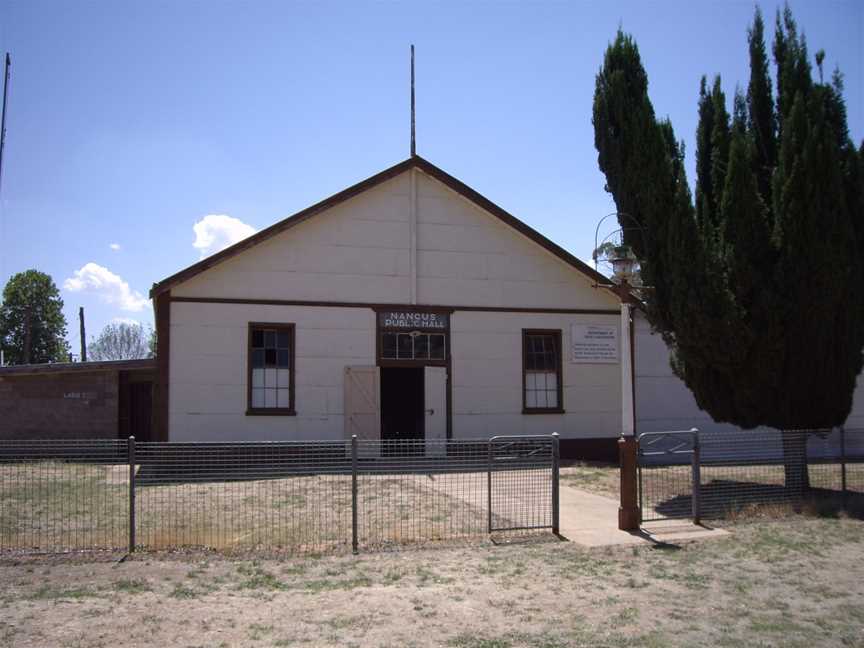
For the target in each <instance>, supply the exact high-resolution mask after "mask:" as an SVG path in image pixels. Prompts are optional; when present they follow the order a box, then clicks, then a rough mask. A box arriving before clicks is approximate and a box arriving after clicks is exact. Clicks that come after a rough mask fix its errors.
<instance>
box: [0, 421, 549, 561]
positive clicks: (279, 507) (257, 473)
mask: <svg viewBox="0 0 864 648" xmlns="http://www.w3.org/2000/svg"><path fill="white" fill-rule="evenodd" d="M557 466H558V440H557V435H556V436H552V437H550V436H531V437H518V438H511V439H508V440H507V441H506V443H505V442H498V441H492V442H490V441H488V440H458V441H455V440H448V441H424V440H418V441H404V442H392V441H361V440H357V439H356V438H354V439H351V440H350V441H311V442H300V441H297V442H256V443H252V442H250V443H136V442H135V440H134V439H130V440H129V441H128V442H127V441H111V440H107V441H103V440H97V441H2V442H0V551H3V550H19V551H20V550H23V551H51V552H54V551H69V550H88V549H113V550H120V549H126V550H129V551H133V550H135V549H136V548H138V549H163V548H176V547H205V548H215V549H257V548H261V549H272V550H285V551H291V552H304V551H306V552H309V551H313V552H324V551H340V550H348V549H349V548H350V549H353V550H354V551H358V550H360V549H375V548H382V547H389V546H396V545H402V544H406V543H425V542H435V541H440V540H449V539H456V538H468V537H475V536H482V535H485V534H488V533H492V532H503V531H507V532H520V531H521V532H530V531H532V530H536V529H553V530H555V531H557V526H558V522H557V515H558V514H557V510H558V508H557V493H558V485H557V477H558V471H557ZM553 500H554V501H553Z"/></svg>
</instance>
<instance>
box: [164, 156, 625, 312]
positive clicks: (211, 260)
mask: <svg viewBox="0 0 864 648" xmlns="http://www.w3.org/2000/svg"><path fill="white" fill-rule="evenodd" d="M414 168H416V169H419V170H420V171H423V173H425V174H427V175H429V176H431V177H433V178H435V179H436V180H438V181H439V182H442V183H443V184H444V185H446V186H447V187H449V188H450V189H452V190H453V191H455V192H456V193H458V194H460V195H461V196H463V197H464V198H466V199H468V200H470V201H471V202H472V203H474V204H475V205H477V206H478V207H480V208H481V209H483V210H485V211H487V212H488V213H490V214H492V215H493V216H495V217H496V218H498V219H499V220H500V221H502V222H504V223H506V224H507V225H509V226H510V227H512V228H513V229H515V230H516V231H517V232H519V233H520V234H523V235H524V236H527V237H528V238H529V239H531V240H532V241H534V242H535V243H536V244H537V245H539V246H540V247H542V248H545V249H546V250H547V251H549V252H551V253H552V254H554V255H555V256H557V257H558V258H559V259H561V260H562V261H564V262H565V263H567V264H568V265H570V266H572V267H574V268H576V270H578V271H579V272H581V273H582V274H584V275H585V276H586V277H587V278H588V279H590V280H591V281H593V282H595V283H597V284H599V285H601V286H602V287H605V288H610V287H611V286H612V284H611V283H610V282H609V279H608V278H607V277H604V276H603V275H602V274H600V273H599V272H597V271H596V270H594V268H592V267H591V266H589V265H588V264H587V263H585V262H584V261H580V260H579V259H577V258H576V257H575V256H573V255H572V254H570V253H569V252H568V251H567V250H565V249H564V248H562V247H561V246H559V245H557V244H556V243H553V242H552V241H550V240H549V239H548V238H546V237H545V236H543V235H542V234H540V232H538V231H537V230H535V229H533V228H532V227H530V226H528V225H526V224H525V223H523V222H522V221H521V220H519V219H518V218H516V217H515V216H513V215H512V214H510V213H508V212H506V211H504V210H503V209H502V208H501V207H499V206H498V205H496V204H495V203H493V202H492V201H491V200H489V199H488V198H486V197H484V196H482V195H480V194H479V193H477V192H476V191H474V190H473V189H472V188H471V187H469V186H468V185H466V184H465V183H464V182H461V181H460V180H458V179H456V178H454V177H453V176H451V175H450V174H449V173H447V172H446V171H444V170H442V169H440V168H438V167H437V166H435V165H434V164H432V163H431V162H429V161H428V160H425V159H423V158H422V157H420V156H419V155H414V156H412V157H410V158H408V159H407V160H405V161H403V162H400V163H399V164H396V165H394V166H392V167H390V168H389V169H385V170H384V171H381V172H380V173H377V174H375V175H374V176H372V177H370V178H367V179H366V180H363V181H362V182H358V183H357V184H355V185H353V186H351V187H348V188H347V189H344V190H342V191H340V192H339V193H337V194H334V195H332V196H330V197H329V198H325V199H324V200H322V201H321V202H319V203H316V204H314V205H312V206H311V207H307V208H306V209H304V210H302V211H299V212H297V213H296V214H294V215H293V216H289V217H288V218H286V219H284V220H281V221H279V222H278V223H275V224H273V225H271V226H270V227H267V228H265V229H263V230H261V231H260V232H257V233H255V234H253V235H252V236H250V237H248V238H245V239H243V240H242V241H240V242H238V243H235V244H234V245H232V246H231V247H227V248H225V249H224V250H222V251H221V252H217V253H216V254H213V255H211V256H209V257H207V258H206V259H202V260H201V261H199V262H198V263H195V264H193V265H191V266H189V267H188V268H186V269H184V270H181V271H180V272H178V273H176V274H173V275H171V276H170V277H168V278H166V279H163V280H162V281H160V282H158V283H155V284H153V287H152V288H151V289H150V297H151V299H152V298H155V297H156V296H157V295H160V294H162V293H164V292H165V291H167V290H170V289H171V288H172V287H173V286H176V285H177V284H179V283H182V282H184V281H187V280H189V279H191V278H192V277H194V276H195V275H198V274H200V273H202V272H204V271H205V270H207V269H209V268H212V267H213V266H215V265H217V264H219V263H221V262H222V261H225V260H227V259H230V258H231V257H233V256H235V255H237V254H239V253H241V252H243V251H244V250H248V249H249V248H251V247H254V246H255V245H258V244H259V243H262V242H263V241H266V240H267V239H269V238H271V237H273V236H276V235H277V234H281V233H282V232H284V231H285V230H288V229H291V228H292V227H294V226H295V225H299V224H300V223H302V222H303V221H305V220H307V219H309V218H312V217H313V216H315V215H316V214H319V213H321V212H323V211H325V210H327V209H329V208H331V207H334V206H336V205H338V204H340V203H342V202H344V201H346V200H348V199H349V198H353V197H354V196H357V195H359V194H361V193H363V192H364V191H367V190H369V189H372V188H373V187H375V186H377V185H379V184H381V183H383V182H385V181H387V180H390V179H391V178H395V177H396V176H398V175H399V174H401V173H404V172H405V171H408V170H410V169H414Z"/></svg>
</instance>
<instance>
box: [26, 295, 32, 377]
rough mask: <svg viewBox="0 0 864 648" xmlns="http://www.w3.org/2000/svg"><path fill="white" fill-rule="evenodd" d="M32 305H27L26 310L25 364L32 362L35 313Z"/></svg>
mask: <svg viewBox="0 0 864 648" xmlns="http://www.w3.org/2000/svg"><path fill="white" fill-rule="evenodd" d="M31 308H32V307H31V306H30V305H29V304H28V305H27V310H25V311H24V364H25V365H28V364H30V344H31V342H32V338H33V335H32V333H33V330H32V322H31V320H32V319H33V314H32V311H31Z"/></svg>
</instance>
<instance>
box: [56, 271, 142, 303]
mask: <svg viewBox="0 0 864 648" xmlns="http://www.w3.org/2000/svg"><path fill="white" fill-rule="evenodd" d="M63 287H64V288H65V289H66V290H69V291H71V292H88V293H93V294H95V295H98V296H99V297H100V298H101V299H102V301H104V302H105V303H107V304H115V305H117V306H119V307H120V310H124V311H134V312H137V311H141V310H144V309H145V308H146V307H148V306H149V305H150V300H149V299H147V298H146V297H145V296H144V295H142V294H141V293H139V292H138V291H137V290H132V289H131V288H129V284H128V283H126V282H125V281H123V279H122V278H121V277H120V276H119V275H116V274H114V273H113V272H111V271H110V270H109V269H108V268H104V267H102V266H100V265H98V264H96V263H92V262H91V263H88V264H86V265H84V266H83V267H82V268H81V269H80V270H76V271H75V276H73V277H69V278H68V279H67V280H66V281H64V282H63Z"/></svg>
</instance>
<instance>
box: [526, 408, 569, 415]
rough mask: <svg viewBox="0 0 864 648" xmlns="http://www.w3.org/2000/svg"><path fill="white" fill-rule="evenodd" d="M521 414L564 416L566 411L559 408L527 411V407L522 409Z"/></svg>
mask: <svg viewBox="0 0 864 648" xmlns="http://www.w3.org/2000/svg"><path fill="white" fill-rule="evenodd" d="M522 413H523V414H566V411H565V410H563V409H561V408H560V407H559V408H554V409H528V408H527V407H523V408H522Z"/></svg>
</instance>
